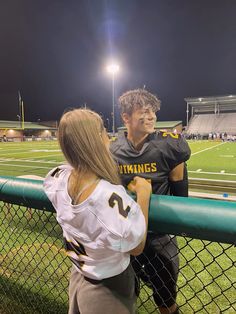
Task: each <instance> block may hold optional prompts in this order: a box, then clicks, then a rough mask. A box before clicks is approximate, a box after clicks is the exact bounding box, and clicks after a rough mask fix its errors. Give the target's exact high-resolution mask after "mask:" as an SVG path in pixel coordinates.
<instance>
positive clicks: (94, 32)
mask: <svg viewBox="0 0 236 314" xmlns="http://www.w3.org/2000/svg"><path fill="white" fill-rule="evenodd" d="M111 59H113V60H117V62H118V63H119V65H120V72H119V74H118V75H117V76H116V80H115V87H116V88H115V91H116V96H119V95H120V94H121V93H122V92H124V91H126V90H128V89H132V88H138V87H143V86H144V85H145V86H146V88H147V89H148V90H150V91H152V92H153V93H154V94H156V95H158V97H159V98H160V99H161V101H162V107H161V111H160V113H159V115H158V118H159V119H160V120H161V121H163V120H183V122H184V123H185V122H186V121H185V120H186V103H185V101H184V97H199V96H214V95H227V94H236V1H235V0H106V1H105V0H5V1H3V0H2V1H1V2H0V120H17V114H19V106H18V90H20V92H21V96H22V99H23V100H24V105H25V119H26V121H37V120H38V119H40V120H41V121H46V120H58V119H59V118H60V116H61V114H62V113H63V111H64V110H65V109H66V108H68V107H77V106H81V105H83V104H84V103H86V104H87V106H88V107H90V108H91V109H94V110H96V111H97V112H100V113H102V114H103V115H104V118H105V120H107V118H108V119H110V121H111V111H112V83H111V76H109V74H108V73H107V72H106V70H105V66H106V64H107V62H108V61H109V60H111ZM116 116H117V117H118V116H119V114H118V111H117V108H116ZM110 127H111V122H110Z"/></svg>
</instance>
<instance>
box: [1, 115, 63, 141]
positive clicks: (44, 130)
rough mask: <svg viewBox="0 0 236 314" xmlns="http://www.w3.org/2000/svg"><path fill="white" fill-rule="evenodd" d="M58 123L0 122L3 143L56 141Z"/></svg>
mask: <svg viewBox="0 0 236 314" xmlns="http://www.w3.org/2000/svg"><path fill="white" fill-rule="evenodd" d="M56 132H57V122H56V121H48V122H40V123H34V122H22V121H5V120H0V140H1V141H18V142H19V141H32V140H47V139H54V138H55V137H56Z"/></svg>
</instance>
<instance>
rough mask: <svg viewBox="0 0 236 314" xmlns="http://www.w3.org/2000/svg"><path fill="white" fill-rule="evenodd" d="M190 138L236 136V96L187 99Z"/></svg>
mask: <svg viewBox="0 0 236 314" xmlns="http://www.w3.org/2000/svg"><path fill="white" fill-rule="evenodd" d="M185 101H186V102H187V110H186V113H187V127H186V133H187V135H188V136H190V137H191V136H193V135H195V136H196V135H201V137H203V138H204V137H207V138H209V137H212V139H213V138H220V139H222V138H223V137H224V138H225V137H226V138H227V137H228V136H236V122H235V121H236V95H228V96H214V97H198V98H185Z"/></svg>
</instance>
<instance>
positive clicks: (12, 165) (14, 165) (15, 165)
mask: <svg viewBox="0 0 236 314" xmlns="http://www.w3.org/2000/svg"><path fill="white" fill-rule="evenodd" d="M2 166H11V167H21V168H33V169H35V168H36V169H38V168H41V169H51V167H41V166H36V167H35V166H23V165H17V164H1V167H2Z"/></svg>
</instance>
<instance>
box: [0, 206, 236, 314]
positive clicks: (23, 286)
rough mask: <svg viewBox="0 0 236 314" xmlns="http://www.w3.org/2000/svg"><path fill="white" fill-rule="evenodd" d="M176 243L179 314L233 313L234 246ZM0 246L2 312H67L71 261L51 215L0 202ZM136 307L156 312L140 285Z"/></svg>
mask: <svg viewBox="0 0 236 314" xmlns="http://www.w3.org/2000/svg"><path fill="white" fill-rule="evenodd" d="M177 240H178V245H179V259H180V272H179V277H178V285H177V286H178V287H177V289H178V296H177V303H178V305H179V308H180V313H184V314H191V313H211V314H218V313H225V314H226V313H227V314H231V313H232V314H233V313H236V272H235V262H236V250H235V247H234V246H233V245H230V244H221V243H217V242H210V241H202V240H196V239H192V238H187V237H180V236H178V237H177ZM0 248H1V253H0V313H1V314H13V313H19V314H21V313H22V314H38V313H42V314H47V313H57V314H64V313H67V311H68V283H69V274H70V267H71V262H70V260H69V259H68V258H67V257H66V255H65V250H64V248H63V243H62V232H61V228H60V226H59V225H58V224H57V222H56V219H55V214H54V213H52V212H47V211H44V210H38V209H33V208H25V207H23V206H19V205H12V204H9V203H4V202H1V203H0ZM163 267H165V265H163ZM137 307H138V309H137V313H140V314H142V313H145V314H146V313H159V312H158V309H157V307H156V305H155V303H154V301H153V298H152V290H151V289H150V287H148V286H147V285H145V284H144V283H143V282H141V292H140V296H139V298H138V302H137ZM108 314H110V313H108Z"/></svg>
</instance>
